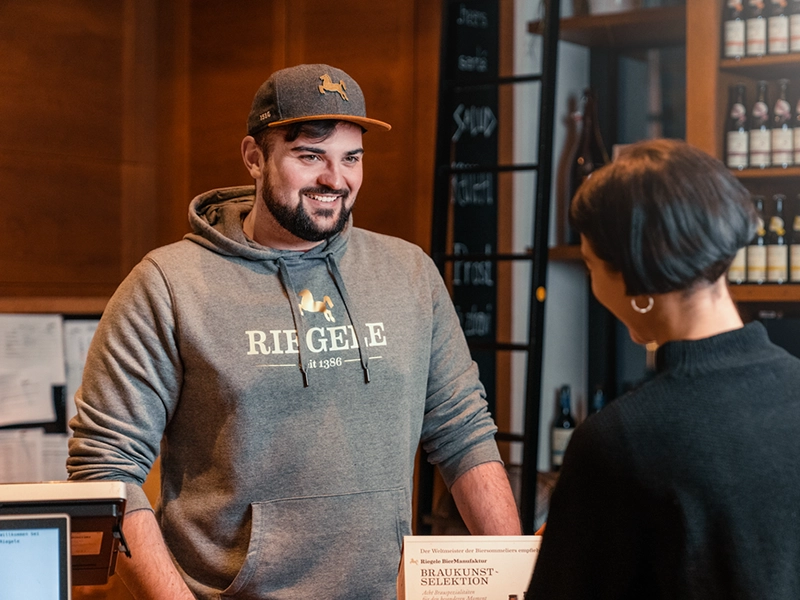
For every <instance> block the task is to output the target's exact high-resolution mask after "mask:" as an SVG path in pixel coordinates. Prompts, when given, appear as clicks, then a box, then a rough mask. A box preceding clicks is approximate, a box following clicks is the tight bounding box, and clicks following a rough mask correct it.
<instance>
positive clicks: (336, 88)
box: [319, 73, 350, 102]
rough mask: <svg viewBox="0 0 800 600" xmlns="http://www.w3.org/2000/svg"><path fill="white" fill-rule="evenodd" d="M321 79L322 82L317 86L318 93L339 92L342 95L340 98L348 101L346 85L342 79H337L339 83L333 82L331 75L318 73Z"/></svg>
mask: <svg viewBox="0 0 800 600" xmlns="http://www.w3.org/2000/svg"><path fill="white" fill-rule="evenodd" d="M319 78H320V79H321V80H322V84H321V85H320V86H319V93H320V94H324V93H325V92H331V93H335V94H339V95H340V96H341V97H342V100H347V101H348V102H349V101H350V98H348V97H347V93H346V90H347V86H346V85H345V83H344V81H343V80H342V79H340V80H339V83H333V80H332V79H331V76H330V75H328V74H327V73H325V75H320V77H319Z"/></svg>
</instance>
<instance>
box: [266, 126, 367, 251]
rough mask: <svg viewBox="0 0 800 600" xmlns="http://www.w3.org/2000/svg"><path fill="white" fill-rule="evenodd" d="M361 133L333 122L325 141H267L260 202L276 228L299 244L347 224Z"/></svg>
mask: <svg viewBox="0 0 800 600" xmlns="http://www.w3.org/2000/svg"><path fill="white" fill-rule="evenodd" d="M361 136H362V134H361V128H360V127H358V126H357V125H352V124H350V123H339V124H338V125H337V126H336V129H334V130H333V133H331V135H330V136H329V137H328V138H327V139H325V140H321V141H320V140H314V139H311V138H309V137H306V136H304V135H301V136H300V137H298V138H297V139H296V140H294V141H291V142H287V141H286V140H285V139H284V137H283V134H282V133H279V134H278V135H276V136H274V137H273V139H272V140H270V146H269V148H270V150H269V155H268V157H267V160H266V162H265V164H264V170H263V175H264V185H263V186H262V189H261V197H262V199H263V200H264V204H265V205H266V207H267V209H268V210H269V212H270V214H271V215H272V217H273V218H274V220H275V221H276V222H277V224H278V225H279V226H280V227H281V228H283V229H284V230H286V231H287V232H288V233H289V234H291V236H293V237H295V238H299V240H303V241H305V242H319V241H322V240H324V239H327V238H329V237H330V236H332V235H333V234H335V233H337V232H339V231H341V230H342V229H343V228H344V226H345V225H346V224H347V220H348V218H349V216H350V211H351V209H352V208H353V203H354V202H355V201H356V195H357V194H358V190H359V189H360V188H361V180H362V177H363V174H362V162H361V159H362V156H363V154H364V150H363V148H362V145H361V141H362V140H361Z"/></svg>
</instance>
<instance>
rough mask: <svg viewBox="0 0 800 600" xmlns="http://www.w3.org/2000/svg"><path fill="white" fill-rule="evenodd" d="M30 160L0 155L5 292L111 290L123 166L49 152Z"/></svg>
mask: <svg viewBox="0 0 800 600" xmlns="http://www.w3.org/2000/svg"><path fill="white" fill-rule="evenodd" d="M26 159H27V160H23V161H20V160H19V156H18V155H14V154H10V153H5V152H4V153H2V154H0V189H2V198H3V200H2V205H3V218H2V219H0V248H2V250H0V292H3V293H8V294H9V295H36V294H43V295H57V296H58V295H78V296H80V295H93V294H106V293H110V292H111V291H113V289H114V288H115V287H116V285H117V283H118V279H119V260H120V255H119V245H118V244H115V243H114V241H115V240H114V238H116V237H117V236H118V235H119V226H118V225H117V226H115V224H118V223H119V222H120V219H119V197H120V181H119V172H118V168H117V167H116V165H114V164H113V163H104V162H100V161H82V160H80V159H77V158H71V157H69V156H58V155H47V154H45V153H40V154H31V155H30V156H29V157H26ZM103 240H108V243H105V242H104V241H103ZM98 246H99V248H98Z"/></svg>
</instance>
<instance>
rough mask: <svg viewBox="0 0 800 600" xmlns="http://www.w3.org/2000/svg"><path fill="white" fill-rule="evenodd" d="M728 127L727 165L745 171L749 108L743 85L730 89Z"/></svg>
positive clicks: (726, 143) (726, 136)
mask: <svg viewBox="0 0 800 600" xmlns="http://www.w3.org/2000/svg"><path fill="white" fill-rule="evenodd" d="M728 93H729V98H730V100H729V102H728V105H729V108H728V126H727V127H726V128H725V130H726V133H725V163H726V164H727V165H728V167H729V168H731V169H744V168H745V167H746V166H747V161H748V154H749V153H748V140H749V136H748V133H747V107H746V105H745V99H744V98H745V88H744V84H743V83H737V84H736V85H732V86H731V87H730V89H729V92H728Z"/></svg>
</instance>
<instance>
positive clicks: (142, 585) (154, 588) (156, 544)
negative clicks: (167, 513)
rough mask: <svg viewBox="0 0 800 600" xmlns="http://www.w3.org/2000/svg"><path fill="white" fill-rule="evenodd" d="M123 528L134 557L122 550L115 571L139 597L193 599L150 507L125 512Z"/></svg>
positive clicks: (173, 599) (145, 598) (154, 599)
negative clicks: (173, 561)
mask: <svg viewBox="0 0 800 600" xmlns="http://www.w3.org/2000/svg"><path fill="white" fill-rule="evenodd" d="M123 530H124V532H125V540H126V541H127V542H128V547H129V548H130V551H131V558H128V557H127V556H125V555H123V554H120V555H119V556H118V559H117V567H116V573H117V574H118V575H119V576H120V578H121V579H122V581H123V583H124V584H125V587H127V588H128V590H129V591H130V592H131V594H133V596H134V598H136V600H163V599H164V598H170V600H194V594H192V592H191V591H189V588H188V587H187V586H186V583H185V582H184V581H183V578H182V577H181V576H180V573H178V570H177V569H176V568H175V565H174V564H173V563H172V557H171V556H170V554H169V550H167V546H166V544H165V543H164V538H163V537H162V536H161V530H160V529H159V528H158V523H156V518H155V516H154V515H153V513H152V512H151V511H149V510H137V511H135V512H133V513H130V514H129V515H126V516H125V522H124V524H123Z"/></svg>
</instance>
